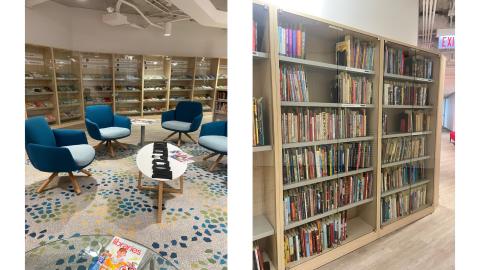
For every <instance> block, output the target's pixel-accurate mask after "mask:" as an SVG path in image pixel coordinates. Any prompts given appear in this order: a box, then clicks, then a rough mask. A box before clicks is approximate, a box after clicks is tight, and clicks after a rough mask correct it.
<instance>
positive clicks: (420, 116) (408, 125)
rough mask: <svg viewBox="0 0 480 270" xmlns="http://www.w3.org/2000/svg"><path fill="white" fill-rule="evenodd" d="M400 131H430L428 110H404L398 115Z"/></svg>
mask: <svg viewBox="0 0 480 270" xmlns="http://www.w3.org/2000/svg"><path fill="white" fill-rule="evenodd" d="M398 120H399V125H400V127H399V131H400V132H422V131H430V112H429V111H428V110H405V112H403V113H400V114H399V116H398Z"/></svg>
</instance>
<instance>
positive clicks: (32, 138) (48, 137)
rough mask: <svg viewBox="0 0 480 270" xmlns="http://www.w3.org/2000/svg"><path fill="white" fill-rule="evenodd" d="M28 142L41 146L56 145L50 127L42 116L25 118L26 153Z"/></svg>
mask: <svg viewBox="0 0 480 270" xmlns="http://www.w3.org/2000/svg"><path fill="white" fill-rule="evenodd" d="M30 143H34V144H39V145H43V146H57V142H56V141H55V136H54V135H53V132H52V129H51V128H50V126H49V125H48V123H47V121H46V120H45V118H43V117H42V116H37V117H33V118H29V119H27V120H25V150H27V153H28V144H30Z"/></svg>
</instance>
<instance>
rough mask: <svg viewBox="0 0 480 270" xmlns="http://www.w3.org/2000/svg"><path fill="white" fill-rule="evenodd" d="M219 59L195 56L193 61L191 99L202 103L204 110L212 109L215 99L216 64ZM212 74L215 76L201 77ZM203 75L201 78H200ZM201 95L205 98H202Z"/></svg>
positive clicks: (209, 110)
mask: <svg viewBox="0 0 480 270" xmlns="http://www.w3.org/2000/svg"><path fill="white" fill-rule="evenodd" d="M219 63H220V60H219V59H218V58H210V57H197V58H196V62H195V76H201V77H200V78H195V86H194V88H193V91H192V92H193V95H192V100H193V101H197V102H200V103H202V106H203V111H204V112H211V111H213V105H214V101H215V95H214V94H215V86H216V83H217V80H218V65H219ZM208 75H212V76H214V77H215V78H208V79H203V78H205V77H203V76H208ZM202 77H203V78H202ZM203 96H205V97H206V98H205V99H203Z"/></svg>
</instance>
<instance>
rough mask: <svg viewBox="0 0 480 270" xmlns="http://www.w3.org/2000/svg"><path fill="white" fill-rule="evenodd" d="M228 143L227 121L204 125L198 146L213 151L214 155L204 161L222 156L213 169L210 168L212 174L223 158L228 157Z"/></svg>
mask: <svg viewBox="0 0 480 270" xmlns="http://www.w3.org/2000/svg"><path fill="white" fill-rule="evenodd" d="M227 141H228V140H227V121H217V122H212V123H207V124H203V125H202V128H201V129H200V137H199V138H198V144H200V145H201V146H203V147H205V148H207V149H208V150H210V151H213V153H212V154H210V155H208V156H206V157H204V158H203V160H207V159H209V158H211V157H214V156H216V155H218V154H220V156H219V157H218V158H217V160H216V161H215V163H213V166H212V168H210V172H213V170H214V169H215V167H217V165H218V163H219V162H220V160H221V159H222V158H223V156H226V155H227V145H228V143H227Z"/></svg>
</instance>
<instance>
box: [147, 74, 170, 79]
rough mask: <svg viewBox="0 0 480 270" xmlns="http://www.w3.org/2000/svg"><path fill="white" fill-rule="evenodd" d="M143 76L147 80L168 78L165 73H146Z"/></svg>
mask: <svg viewBox="0 0 480 270" xmlns="http://www.w3.org/2000/svg"><path fill="white" fill-rule="evenodd" d="M143 78H144V79H145V80H166V79H167V77H165V75H144V76H143Z"/></svg>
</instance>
